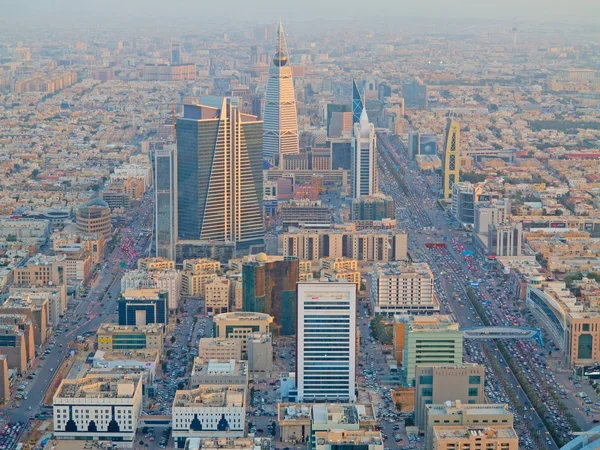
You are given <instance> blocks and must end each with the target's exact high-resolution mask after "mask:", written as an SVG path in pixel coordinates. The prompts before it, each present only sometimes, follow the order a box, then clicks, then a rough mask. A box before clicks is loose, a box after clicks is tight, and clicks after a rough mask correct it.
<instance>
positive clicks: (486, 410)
mask: <svg viewBox="0 0 600 450" xmlns="http://www.w3.org/2000/svg"><path fill="white" fill-rule="evenodd" d="M426 408H427V413H426V425H425V449H426V450H432V449H433V448H434V447H433V437H434V428H437V429H438V430H440V429H443V428H453V427H460V426H466V427H476V428H479V427H495V428H505V429H506V428H509V429H512V428H513V425H514V416H513V414H512V413H511V412H510V410H509V409H508V405H506V404H492V403H486V404H477V405H465V404H463V403H462V402H460V401H456V402H447V403H446V404H441V405H427V406H426ZM513 432H514V430H513Z"/></svg>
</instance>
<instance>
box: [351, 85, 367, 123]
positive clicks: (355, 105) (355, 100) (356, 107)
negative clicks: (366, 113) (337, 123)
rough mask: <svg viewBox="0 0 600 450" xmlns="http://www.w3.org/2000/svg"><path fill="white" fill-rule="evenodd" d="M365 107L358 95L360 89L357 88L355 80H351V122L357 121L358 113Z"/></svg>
mask: <svg viewBox="0 0 600 450" xmlns="http://www.w3.org/2000/svg"><path fill="white" fill-rule="evenodd" d="M363 109H365V106H364V104H363V101H362V98H361V96H360V91H359V90H358V86H357V85H356V80H352V123H353V124H355V123H358V121H359V120H360V115H361V114H362V112H363Z"/></svg>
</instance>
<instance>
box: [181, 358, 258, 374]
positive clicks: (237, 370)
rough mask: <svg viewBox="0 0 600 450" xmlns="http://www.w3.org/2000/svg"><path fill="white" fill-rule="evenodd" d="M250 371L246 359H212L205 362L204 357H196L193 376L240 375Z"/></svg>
mask: <svg viewBox="0 0 600 450" xmlns="http://www.w3.org/2000/svg"><path fill="white" fill-rule="evenodd" d="M247 373H248V365H247V363H246V362H245V361H235V360H233V359H231V360H228V361H223V360H218V359H210V360H208V361H207V362H204V360H203V359H202V358H194V367H193V369H192V376H203V377H221V376H238V375H246V374H247Z"/></svg>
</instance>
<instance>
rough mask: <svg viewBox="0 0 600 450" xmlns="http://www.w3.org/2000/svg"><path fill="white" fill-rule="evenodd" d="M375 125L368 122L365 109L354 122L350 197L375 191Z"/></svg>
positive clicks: (357, 196) (370, 193)
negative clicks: (356, 121)
mask: <svg viewBox="0 0 600 450" xmlns="http://www.w3.org/2000/svg"><path fill="white" fill-rule="evenodd" d="M375 139H376V138H375V127H374V126H373V124H371V123H369V118H368V117H367V111H366V110H365V109H363V110H362V113H361V115H360V120H359V121H358V123H355V124H354V131H353V134H352V168H351V172H352V197H353V198H359V197H361V196H363V195H369V196H370V195H373V194H375V193H377V151H376V145H377V143H376V140H375Z"/></svg>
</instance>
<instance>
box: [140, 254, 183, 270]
mask: <svg viewBox="0 0 600 450" xmlns="http://www.w3.org/2000/svg"><path fill="white" fill-rule="evenodd" d="M138 269H139V270H145V271H147V272H150V271H152V270H170V269H172V270H174V269H175V261H173V260H171V259H167V258H162V257H155V258H142V259H139V260H138Z"/></svg>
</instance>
